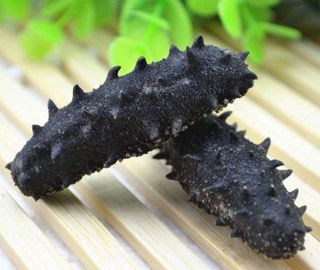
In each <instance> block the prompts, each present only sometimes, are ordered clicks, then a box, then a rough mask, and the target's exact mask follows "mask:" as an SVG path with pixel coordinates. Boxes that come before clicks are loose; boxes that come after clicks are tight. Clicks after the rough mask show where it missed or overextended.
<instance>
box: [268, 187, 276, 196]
mask: <svg viewBox="0 0 320 270" xmlns="http://www.w3.org/2000/svg"><path fill="white" fill-rule="evenodd" d="M268 195H269V196H271V197H275V196H276V195H277V192H276V189H275V186H274V184H271V185H270V188H269V191H268Z"/></svg>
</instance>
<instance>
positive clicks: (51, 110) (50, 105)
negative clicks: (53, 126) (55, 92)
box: [48, 99, 59, 119]
mask: <svg viewBox="0 0 320 270" xmlns="http://www.w3.org/2000/svg"><path fill="white" fill-rule="evenodd" d="M58 110H59V109H58V107H57V105H56V104H55V103H54V102H53V101H52V100H51V99H49V100H48V112H49V119H51V118H52V117H53V116H54V115H55V114H56V113H57V111H58Z"/></svg>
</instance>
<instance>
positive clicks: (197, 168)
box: [154, 112, 311, 259]
mask: <svg viewBox="0 0 320 270" xmlns="http://www.w3.org/2000/svg"><path fill="white" fill-rule="evenodd" d="M229 114H230V112H226V113H224V114H222V115H221V116H219V117H217V116H213V115H210V116H208V117H207V118H203V119H202V120H201V121H199V122H197V123H196V124H195V125H193V126H192V127H190V128H189V129H188V130H187V131H185V132H183V133H181V134H180V135H179V136H178V137H176V138H174V139H170V140H168V141H167V142H166V143H164V144H163V145H162V148H161V151H160V152H159V153H158V154H157V155H156V156H155V157H154V158H157V159H163V158H164V159H167V162H168V164H170V165H172V167H173V170H172V172H171V173H169V174H168V175H167V178H169V179H171V180H175V181H179V183H180V184H181V186H182V187H183V189H184V190H185V191H186V192H187V194H188V196H189V200H190V201H191V202H193V203H195V204H196V205H198V206H199V207H200V208H204V209H205V210H206V211H207V212H208V213H210V214H214V215H216V216H218V218H217V222H216V224H217V225H228V226H230V227H231V228H232V233H231V236H233V237H240V238H242V239H243V240H244V241H246V242H247V244H248V245H249V247H251V248H252V249H254V250H257V251H258V252H259V253H262V254H264V255H266V256H268V257H271V258H274V259H279V258H289V257H291V256H293V255H295V254H296V252H297V251H298V250H302V249H303V244H304V236H305V233H306V232H308V231H310V230H311V228H309V227H307V226H305V225H304V223H303V221H302V218H301V216H302V215H303V213H304V212H305V210H306V207H305V206H303V207H300V208H298V207H297V206H296V205H295V204H294V200H295V198H296V197H297V194H298V190H294V191H292V192H288V191H287V190H286V188H285V187H284V185H283V183H282V181H283V180H284V179H286V178H287V177H288V176H289V175H290V174H291V173H292V171H291V170H278V169H276V168H277V167H278V166H281V165H282V162H281V161H279V160H269V159H268V158H267V156H266V155H267V151H268V148H269V146H270V139H266V140H265V141H263V142H262V143H261V144H260V145H256V144H253V143H252V142H250V141H249V140H247V139H246V138H245V137H244V132H243V131H240V132H238V131H236V126H230V125H228V124H226V122H225V119H226V118H227V117H228V115H229Z"/></svg>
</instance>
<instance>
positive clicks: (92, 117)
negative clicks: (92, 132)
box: [82, 109, 96, 122]
mask: <svg viewBox="0 0 320 270" xmlns="http://www.w3.org/2000/svg"><path fill="white" fill-rule="evenodd" d="M82 113H83V115H84V116H85V117H86V118H87V119H88V120H89V121H90V122H94V121H95V120H96V115H95V113H94V111H93V110H88V109H84V110H83V112H82Z"/></svg>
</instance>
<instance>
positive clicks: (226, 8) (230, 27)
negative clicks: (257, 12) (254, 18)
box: [218, 0, 242, 38]
mask: <svg viewBox="0 0 320 270" xmlns="http://www.w3.org/2000/svg"><path fill="white" fill-rule="evenodd" d="M218 14H219V17H220V20H221V22H222V25H223V28H224V29H225V30H226V32H227V33H228V34H229V35H230V36H231V37H233V38H239V37H240V36H241V25H242V24H241V17H240V10H239V6H238V3H237V0H220V2H219V4H218Z"/></svg>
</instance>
